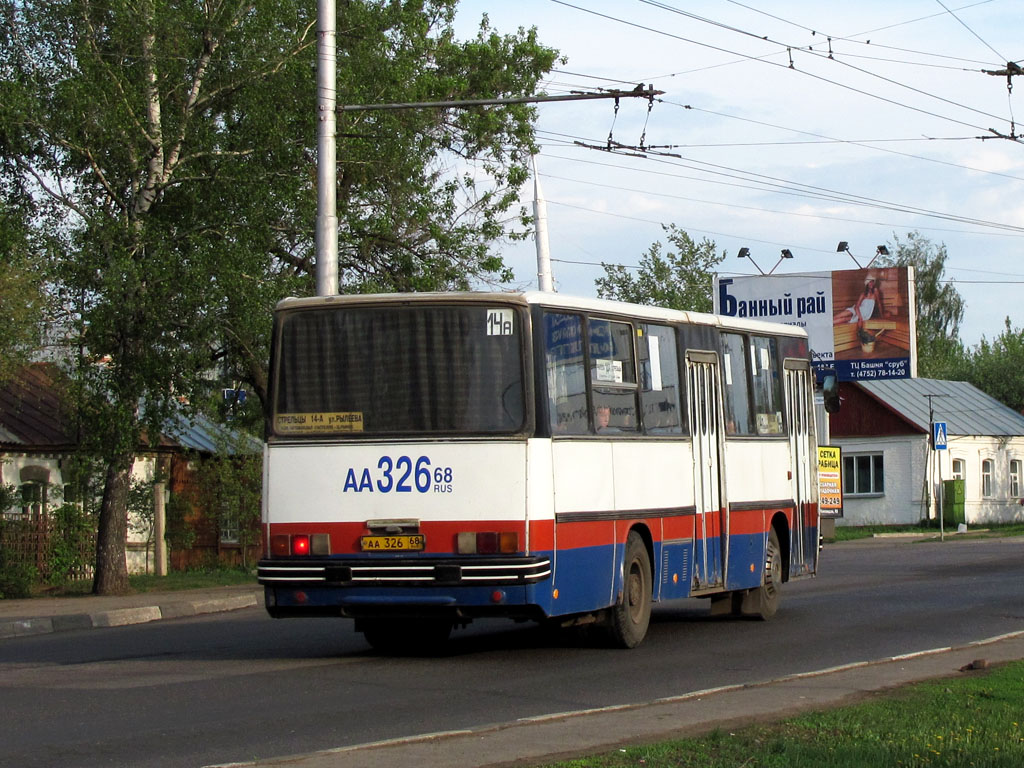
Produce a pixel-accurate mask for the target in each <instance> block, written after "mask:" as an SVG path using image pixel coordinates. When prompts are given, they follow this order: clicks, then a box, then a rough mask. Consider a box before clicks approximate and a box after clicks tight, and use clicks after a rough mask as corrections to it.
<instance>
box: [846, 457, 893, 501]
mask: <svg viewBox="0 0 1024 768" xmlns="http://www.w3.org/2000/svg"><path fill="white" fill-rule="evenodd" d="M843 493H844V494H846V495H847V496H881V495H882V494H884V493H885V461H884V457H883V454H881V453H862V454H856V455H851V456H843Z"/></svg>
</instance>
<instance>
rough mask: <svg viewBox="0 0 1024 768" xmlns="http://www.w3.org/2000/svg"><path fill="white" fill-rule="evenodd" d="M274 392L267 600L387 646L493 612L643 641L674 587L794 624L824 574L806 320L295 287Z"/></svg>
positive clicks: (431, 636) (444, 633) (616, 640)
mask: <svg viewBox="0 0 1024 768" xmlns="http://www.w3.org/2000/svg"><path fill="white" fill-rule="evenodd" d="M270 405H271V412H270V415H269V417H268V425H267V440H266V449H265V451H266V452H265V462H264V502H263V503H264V510H263V522H264V535H265V539H266V541H265V547H266V552H267V555H266V557H265V558H264V559H262V560H261V561H260V563H259V580H260V583H261V584H262V585H263V586H264V587H265V591H266V606H267V610H268V611H269V613H270V614H271V615H272V616H275V617H302V616H340V617H348V618H352V619H354V620H355V626H356V629H357V630H359V631H361V632H363V633H364V634H365V637H366V639H367V640H368V641H369V642H370V643H371V644H372V645H373V646H375V647H377V648H381V649H395V648H398V647H402V646H408V647H412V648H416V647H419V646H421V645H424V644H436V643H438V642H442V641H443V640H444V639H446V638H447V637H448V636H449V634H450V633H451V631H452V629H453V628H454V627H458V626H464V625H466V624H468V623H469V622H471V621H472V620H474V619H476V618H480V617H507V618H509V619H515V620H532V621H538V622H545V623H551V624H557V625H565V626H570V625H578V624H586V623H589V624H591V625H593V626H594V627H597V628H600V629H601V630H602V631H603V632H604V633H605V634H606V636H607V638H608V640H609V641H610V642H611V643H612V644H613V645H617V646H621V647H626V648H631V647H634V646H636V645H637V644H638V643H640V642H641V641H642V640H643V638H644V636H645V635H646V633H647V629H648V623H649V620H650V615H651V606H652V604H653V603H655V602H658V601H668V600H673V599H676V598H687V597H703V598H708V599H709V600H710V601H711V609H712V611H713V612H715V613H733V614H736V615H750V616H758V617H760V618H762V619H768V618H771V617H772V616H773V615H774V614H775V612H776V610H777V608H778V606H779V599H780V590H781V588H782V587H783V585H784V584H785V583H786V582H787V581H790V580H792V579H797V578H801V577H806V576H811V575H813V574H814V573H815V571H816V568H817V557H818V526H819V518H818V504H817V483H816V474H815V471H814V469H815V463H814V457H815V455H816V450H815V435H814V413H813V379H812V373H811V369H810V364H809V356H808V344H807V336H806V333H805V332H804V331H803V330H802V329H800V328H796V327H793V326H788V325H778V324H771V323H766V322H760V321H754V320H744V319H738V318H730V317H721V316H714V315H706V314H698V313H692V312H677V311H671V310H665V309H656V308H650V307H642V306H637V305H631V304H623V303H617V302H611V301H603V300H598V299H583V298H570V297H567V296H562V295H559V294H553V293H540V292H526V293H444V294H400V295H363V296H329V297H317V298H302V299H287V300H284V301H282V302H281V303H280V304H279V305H278V307H277V309H276V312H275V319H274V342H273V352H272V365H271V380H270Z"/></svg>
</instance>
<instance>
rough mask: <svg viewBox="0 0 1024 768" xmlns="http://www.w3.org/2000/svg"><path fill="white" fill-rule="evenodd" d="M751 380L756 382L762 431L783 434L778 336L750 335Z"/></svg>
mask: <svg viewBox="0 0 1024 768" xmlns="http://www.w3.org/2000/svg"><path fill="white" fill-rule="evenodd" d="M750 368H751V371H752V376H751V380H752V382H753V385H754V424H755V426H756V427H757V434H759V435H781V434H784V432H785V423H784V422H783V418H782V382H781V380H780V378H779V355H778V348H777V345H776V343H775V339H772V338H768V337H765V336H754V337H752V338H751V339H750Z"/></svg>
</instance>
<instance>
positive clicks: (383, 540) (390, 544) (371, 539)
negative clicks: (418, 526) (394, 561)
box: [359, 534, 427, 552]
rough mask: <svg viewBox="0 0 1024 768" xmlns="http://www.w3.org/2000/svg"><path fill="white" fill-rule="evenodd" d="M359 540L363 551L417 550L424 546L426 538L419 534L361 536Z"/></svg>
mask: <svg viewBox="0 0 1024 768" xmlns="http://www.w3.org/2000/svg"><path fill="white" fill-rule="evenodd" d="M359 542H360V545H361V546H362V549H363V552H419V551H420V550H422V549H423V548H424V547H426V544H427V539H426V537H425V536H423V535H421V534H416V535H414V536H363V537H362V538H361V539H360V540H359Z"/></svg>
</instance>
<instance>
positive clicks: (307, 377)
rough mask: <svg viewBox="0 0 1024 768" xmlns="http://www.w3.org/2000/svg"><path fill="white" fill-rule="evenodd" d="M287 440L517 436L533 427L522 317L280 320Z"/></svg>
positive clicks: (421, 309) (484, 312) (398, 310)
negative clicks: (529, 423)
mask: <svg viewBox="0 0 1024 768" xmlns="http://www.w3.org/2000/svg"><path fill="white" fill-rule="evenodd" d="M278 336H279V346H278V350H277V355H276V363H275V368H276V370H275V375H276V377H277V380H276V385H277V386H276V393H277V397H276V401H275V403H274V418H273V431H274V433H275V434H277V435H281V436H289V437H291V436H297V437H302V436H323V435H337V436H341V437H353V438H354V437H361V436H371V435H385V434H410V435H414V434H438V433H441V434H445V433H447V434H453V435H457V434H511V433H515V432H519V431H522V430H523V429H524V428H525V419H526V408H525V400H524V397H525V395H524V388H523V359H524V353H523V333H522V320H521V317H520V313H519V311H517V310H515V309H513V308H511V307H485V306H477V305H461V304H460V305H427V304H417V305H411V306H388V307H383V306H381V307H375V306H366V305H358V306H334V307H323V308H316V309H298V310H295V311H292V312H286V313H282V314H281V316H280V327H279V333H278Z"/></svg>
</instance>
